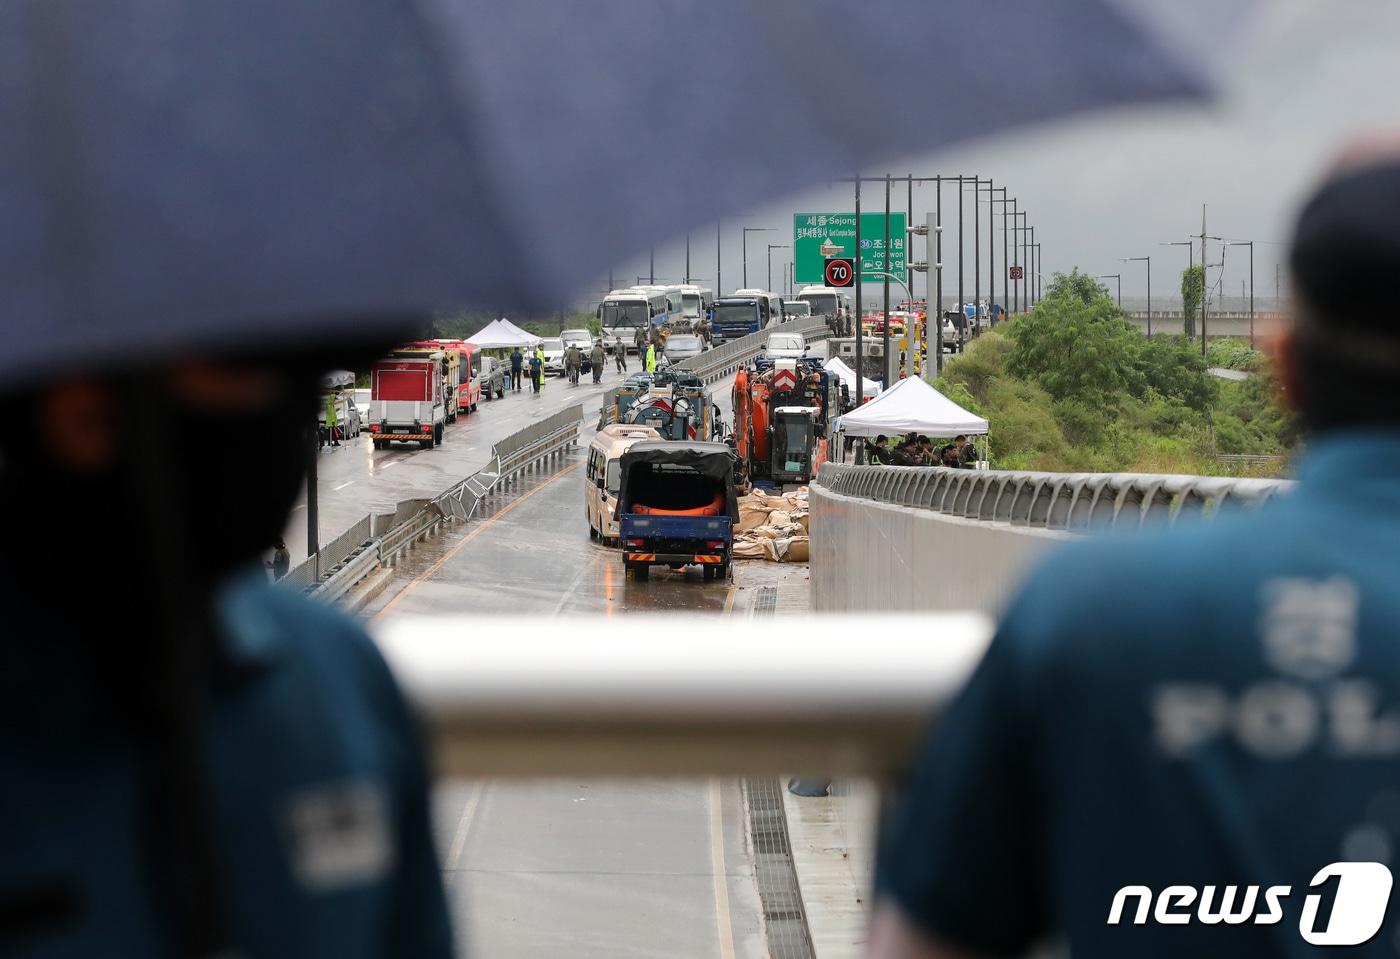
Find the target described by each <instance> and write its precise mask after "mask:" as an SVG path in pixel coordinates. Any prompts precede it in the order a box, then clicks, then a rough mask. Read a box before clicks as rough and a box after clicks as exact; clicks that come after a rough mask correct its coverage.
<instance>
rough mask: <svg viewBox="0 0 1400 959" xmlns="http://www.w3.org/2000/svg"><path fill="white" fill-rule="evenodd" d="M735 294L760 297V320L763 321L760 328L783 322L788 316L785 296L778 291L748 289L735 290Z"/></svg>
mask: <svg viewBox="0 0 1400 959" xmlns="http://www.w3.org/2000/svg"><path fill="white" fill-rule="evenodd" d="M734 295H735V296H756V297H758V299H759V301H760V302H759V308H758V313H759V322H760V323H762V326H761V327H760V329H767V328H768V327H770V326H772V325H773V324H774V323H781V322H783V320H784V319H785V318H786V317H785V315H784V313H783V298H782V297H781V296H779V295H778V294H776V293H769V292H768V291H767V290H758V289H747V290H735V291H734Z"/></svg>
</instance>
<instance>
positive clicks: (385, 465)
mask: <svg viewBox="0 0 1400 959" xmlns="http://www.w3.org/2000/svg"><path fill="white" fill-rule="evenodd" d="M402 462H403V460H385V461H384V462H383V463H377V464H375V467H374V468H375V469H381V470H386V469H388V468H389V467H391V466H398V465H399V464H400V463H402Z"/></svg>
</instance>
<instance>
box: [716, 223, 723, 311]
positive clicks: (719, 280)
mask: <svg viewBox="0 0 1400 959" xmlns="http://www.w3.org/2000/svg"><path fill="white" fill-rule="evenodd" d="M723 246H724V230H723V229H722V228H721V223H720V221H719V220H716V221H715V296H724V271H723V269H722V268H721V265H720V255H721V254H722V253H723V252H724V251H723Z"/></svg>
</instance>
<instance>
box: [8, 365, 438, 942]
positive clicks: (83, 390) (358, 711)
mask: <svg viewBox="0 0 1400 959" xmlns="http://www.w3.org/2000/svg"><path fill="white" fill-rule="evenodd" d="M316 382H317V375H316V367H315V366H313V365H311V363H310V361H308V362H306V363H300V361H297V360H295V359H282V360H278V361H277V362H275V363H273V362H254V361H239V362H232V361H230V362H209V361H188V362H183V361H171V362H170V363H169V364H167V365H165V366H162V367H160V368H159V369H151V370H147V371H144V372H142V373H140V374H136V373H131V374H112V373H110V372H108V371H104V372H102V373H97V374H93V375H91V376H86V375H74V376H70V377H69V378H66V379H64V380H62V381H54V382H50V383H46V384H40V385H36V386H33V387H30V388H28V389H26V390H24V391H23V392H19V393H12V394H11V395H9V396H6V397H4V404H5V409H6V411H7V428H6V429H5V430H4V431H0V459H3V468H0V502H4V503H5V504H6V506H7V507H8V511H7V515H8V519H7V527H8V529H7V534H8V536H7V542H8V544H9V547H10V548H9V549H7V550H5V551H4V553H3V555H0V609H3V616H4V624H5V626H4V630H3V632H0V955H3V956H6V957H12V956H15V957H96V956H113V957H116V956H122V957H125V956H133V957H135V956H140V957H147V956H152V957H162V956H181V957H204V956H221V957H240V959H254V957H267V959H273V957H292V956H296V957H305V956H326V957H367V959H368V957H381V956H382V957H434V959H437V957H446V956H449V955H451V953H452V938H451V932H450V928H449V924H448V918H447V908H446V903H445V897H444V895H443V890H442V886H441V878H440V872H439V866H438V863H437V859H436V855H435V853H434V849H433V844H432V837H431V834H430V828H429V818H428V775H427V771H426V769H425V764H424V758H423V751H422V745H421V742H420V737H419V733H418V730H417V728H416V726H415V722H414V719H413V717H412V716H411V715H410V712H409V709H408V708H407V706H406V704H405V702H404V700H403V697H402V696H401V695H400V693H399V690H398V689H397V688H396V686H395V683H394V681H393V679H392V678H391V676H390V675H389V672H388V670H387V669H386V667H385V665H384V663H383V661H382V660H381V658H380V656H379V654H378V652H377V651H376V649H375V647H374V646H373V645H372V643H371V642H370V641H369V639H368V638H367V637H366V636H365V634H364V632H363V630H362V629H360V628H359V627H358V626H357V625H355V624H354V623H353V622H351V621H349V620H348V619H346V618H344V617H342V616H341V615H340V614H338V613H336V612H334V611H333V610H331V609H329V608H326V607H323V606H321V605H318V604H313V603H310V602H308V601H305V600H303V599H302V598H301V597H299V596H297V595H295V594H293V593H292V592H290V591H287V590H285V589H279V588H275V587H272V586H269V585H268V584H267V582H266V576H265V575H264V574H263V572H262V571H261V570H260V569H259V568H258V566H257V563H256V561H257V557H258V555H259V554H260V552H262V550H264V549H265V548H266V546H267V545H268V544H269V543H271V542H273V540H274V539H276V537H277V536H278V535H279V534H280V532H281V530H282V527H283V524H284V523H285V520H286V516H287V513H288V510H289V508H290V507H291V504H292V503H293V501H294V500H295V498H296V495H297V491H298V488H299V486H300V484H301V482H302V478H303V469H302V467H303V464H305V463H306V461H307V459H308V444H309V443H310V442H311V441H312V440H311V434H310V433H309V432H308V428H309V426H310V425H312V424H314V423H315V409H316ZM210 437H215V438H216V439H213V440H211V439H210ZM228 438H233V439H228ZM245 571H246V572H245Z"/></svg>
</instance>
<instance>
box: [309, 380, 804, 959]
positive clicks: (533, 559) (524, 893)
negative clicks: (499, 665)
mask: <svg viewBox="0 0 1400 959" xmlns="http://www.w3.org/2000/svg"><path fill="white" fill-rule="evenodd" d="M617 382H618V378H617V377H616V375H613V376H609V377H606V378H605V379H604V382H603V385H602V387H601V388H594V387H592V385H591V384H588V385H586V386H582V387H578V388H570V387H568V385H567V384H566V383H560V382H558V381H551V382H550V386H549V387H548V388H547V389H546V393H545V394H544V395H543V396H542V397H540V398H539V399H536V398H534V397H531V396H520V397H511V396H509V395H508V396H507V400H506V402H505V403H498V404H497V405H496V406H495V407H493V408H492V409H489V410H487V409H486V408H485V406H483V411H484V412H485V413H486V414H487V416H490V417H493V419H492V420H491V421H489V425H488V420H487V418H486V417H482V418H481V419H480V420H478V421H477V423H470V422H468V423H467V424H466V427H465V429H466V431H467V435H468V436H471V435H472V434H471V432H470V431H471V430H472V429H473V427H477V428H479V435H480V436H481V439H480V440H479V442H478V443H475V444H471V445H477V446H479V447H480V448H479V450H476V451H470V450H466V449H465V448H464V449H460V450H457V451H454V450H453V449H452V441H451V440H450V441H449V443H448V444H447V445H445V446H444V447H442V448H440V449H439V450H435V451H431V452H430V451H426V450H424V451H422V452H421V453H419V452H417V451H412V452H408V451H405V452H403V453H400V452H398V451H394V452H391V453H387V454H385V453H379V454H373V453H369V454H366V453H363V452H361V453H355V454H352V455H353V456H354V457H357V459H356V460H353V461H352V460H351V459H350V458H347V459H346V460H345V461H344V462H345V463H346V464H347V465H351V464H352V463H353V465H354V468H353V469H348V470H347V473H346V475H347V476H350V477H351V478H354V477H356V476H358V479H356V480H355V484H354V485H362V486H363V487H364V489H363V490H361V491H360V492H359V493H356V494H353V495H350V496H346V497H343V498H342V500H341V501H340V503H339V504H338V506H340V508H343V509H348V511H349V514H350V515H348V518H347V519H346V520H345V522H344V524H343V525H348V523H350V522H353V521H354V519H357V518H358V515H359V513H362V512H363V511H365V509H366V508H368V507H367V506H366V505H365V504H367V503H372V502H374V499H373V497H375V496H378V497H380V500H379V502H382V503H386V504H388V505H392V503H393V502H394V501H396V500H397V499H401V498H407V497H409V496H415V495H418V496H421V495H425V494H429V493H436V492H438V491H439V490H440V489H443V488H446V487H447V486H448V485H450V484H451V483H452V482H455V481H456V480H457V479H459V478H461V476H465V475H467V474H468V473H470V472H471V471H473V470H474V469H476V468H477V467H478V466H480V465H481V464H483V463H484V462H485V461H486V456H487V454H488V453H489V442H487V441H486V439H485V437H486V436H490V437H491V438H492V439H494V438H497V437H499V436H504V435H506V434H508V433H510V432H512V431H513V430H515V429H519V428H520V427H521V426H524V425H526V423H528V422H530V420H531V419H532V418H534V417H536V416H540V415H548V414H549V413H551V412H553V411H554V410H557V409H560V408H562V407H563V406H565V405H567V404H568V403H572V402H578V399H577V398H578V397H580V396H581V397H583V402H584V403H585V414H586V415H585V427H584V430H583V432H582V435H581V437H580V443H579V447H578V449H577V450H576V451H575V452H573V453H572V454H571V455H569V456H567V457H565V458H564V459H563V461H562V462H561V463H558V464H556V465H555V466H554V467H552V468H551V470H552V471H550V472H543V471H542V472H540V473H538V474H527V475H526V476H524V477H523V478H522V479H521V480H520V481H519V482H518V483H517V484H516V485H515V486H514V487H513V488H512V489H511V490H510V495H509V496H506V497H503V498H502V499H501V500H500V501H497V502H494V503H493V505H492V508H491V509H490V510H488V511H487V512H486V513H484V514H483V515H482V516H481V518H480V519H478V520H476V521H474V522H473V523H471V524H468V525H465V526H463V527H459V528H456V529H454V530H452V531H450V532H449V533H448V534H447V535H445V536H442V537H440V538H439V539H436V540H434V541H432V542H430V543H425V544H421V545H420V546H419V547H418V548H417V549H415V550H414V552H413V553H412V554H411V555H410V557H409V558H408V559H407V560H406V561H404V562H403V563H401V564H400V565H399V567H397V569H396V570H395V575H394V579H393V581H392V582H390V583H389V585H388V586H387V588H386V589H385V590H384V592H383V593H381V594H380V595H379V596H378V597H377V598H376V599H375V600H374V601H373V602H371V603H370V604H369V605H368V606H367V607H365V609H364V610H363V612H364V614H365V615H367V616H369V617H377V616H381V615H394V616H413V615H426V614H442V613H467V614H471V613H483V614H500V613H504V614H520V615H521V616H523V617H528V618H523V619H522V620H521V621H520V624H519V627H518V628H519V629H520V630H522V631H523V630H536V629H550V630H567V629H568V628H569V618H570V617H571V616H573V615H577V614H588V615H604V616H617V617H629V622H627V623H625V624H622V623H620V624H619V628H623V629H641V630H649V629H657V628H658V626H662V627H663V628H664V624H662V623H661V622H660V619H661V617H662V616H663V615H664V614H665V613H668V612H674V611H686V612H709V613H713V614H714V615H715V617H716V619H715V628H716V629H722V628H723V622H722V618H723V617H725V616H751V615H754V614H755V611H756V607H757V605H758V602H759V597H760V595H761V594H762V593H763V592H764V591H765V588H766V587H770V586H774V585H777V584H781V583H791V582H793V581H794V580H795V579H801V578H802V577H804V576H805V570H803V569H801V568H793V567H778V566H775V565H772V564H765V563H737V564H735V566H734V576H733V579H732V581H730V582H719V583H706V582H704V580H703V579H702V577H701V574H700V571H699V570H688V571H682V572H674V571H670V570H666V569H662V568H656V569H654V570H653V572H652V578H651V580H650V581H648V582H645V583H637V582H634V581H633V580H631V579H630V578H628V577H627V576H625V575H624V574H623V570H622V562H621V558H620V555H619V554H618V552H617V550H615V549H609V548H606V547H603V546H601V545H599V544H597V543H594V542H593V541H592V540H591V539H590V538H589V535H588V522H587V520H586V518H585V515H584V509H583V466H582V464H583V455H584V451H586V449H587V444H588V442H589V440H590V439H591V438H592V435H593V432H594V430H593V426H594V425H595V423H596V412H597V408H598V405H599V398H600V395H601V392H602V390H603V389H606V388H608V387H609V386H610V385H613V384H615V383H617ZM730 385H731V381H730V380H726V381H724V382H722V383H719V384H716V385H715V386H714V387H713V390H714V396H715V400H716V402H717V403H718V404H719V405H720V407H721V409H722V411H723V413H724V415H725V417H726V419H727V418H728V415H729V407H730V402H729V391H730ZM495 417H499V422H497V420H496V419H494V418H495ZM457 429H458V431H459V432H460V431H462V430H463V427H462V426H458V427H457ZM454 439H455V437H454ZM443 454H446V455H443ZM391 457H403V458H404V460H405V461H406V462H405V466H404V468H402V470H401V471H400V472H399V473H398V475H394V476H391V475H390V474H391V473H392V472H393V469H392V468H391V469H390V470H388V471H385V469H384V465H383V463H382V462H377V461H376V460H377V459H379V458H383V459H384V460H385V461H388V462H392V459H390V458H391ZM327 459H332V460H334V459H335V457H323V458H322V462H323V463H325V462H326V460H327ZM364 461H368V462H367V463H366V462H364ZM323 476H325V474H323ZM360 480H364V482H363V483H362V484H361V483H360ZM342 481H343V480H342ZM328 485H330V486H333V484H331V483H329V482H328V480H327V479H323V482H322V487H323V488H326V487H327V486H328ZM354 485H351V486H349V487H345V489H344V490H342V491H341V492H344V491H345V490H352V489H354ZM370 491H373V492H372V493H371V492H370ZM380 508H384V507H380ZM329 515H334V514H330V513H329V512H328V516H329ZM328 525H329V521H328ZM648 614H650V615H648ZM694 639H697V640H700V641H703V637H694ZM510 640H511V637H510V636H508V635H507V636H481V637H477V638H474V639H473V640H471V641H473V642H482V643H495V642H510ZM775 772H776V771H775ZM434 821H435V822H434V826H435V833H436V836H437V840H438V847H439V849H440V850H441V855H442V861H443V868H444V874H445V879H446V883H447V887H448V895H449V899H450V902H451V906H452V910H453V916H454V920H455V923H456V928H457V934H458V939H459V945H460V950H461V952H462V953H463V954H464V955H472V956H490V957H493V959H496V957H504V959H555V957H559V956H570V957H598V959H613V957H639V959H640V957H657V959H661V957H667V959H671V957H718V959H759V957H763V956H766V955H767V954H768V951H767V946H766V941H765V938H764V932H763V920H762V905H761V903H760V901H759V897H758V891H757V886H756V882H755V877H754V866H753V858H752V851H751V843H750V838H749V835H748V826H747V816H746V812H745V804H744V798H743V786H742V784H741V783H739V782H737V781H717V780H716V781H671V780H665V781H649V780H628V781H622V782H614V781H601V780H584V781H577V782H574V781H548V782H511V781H500V780H491V781H473V782H468V781H450V782H444V783H440V784H439V785H438V786H437V788H436V790H435V793H434Z"/></svg>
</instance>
